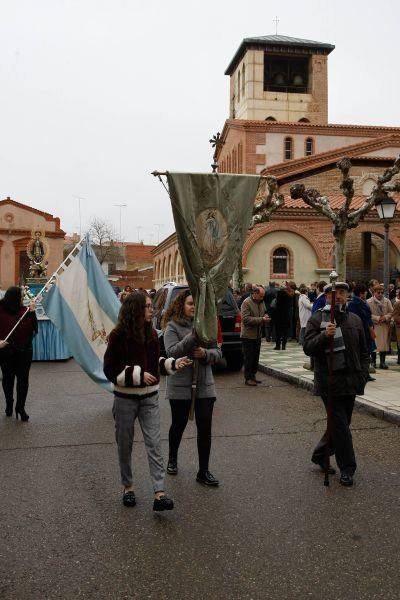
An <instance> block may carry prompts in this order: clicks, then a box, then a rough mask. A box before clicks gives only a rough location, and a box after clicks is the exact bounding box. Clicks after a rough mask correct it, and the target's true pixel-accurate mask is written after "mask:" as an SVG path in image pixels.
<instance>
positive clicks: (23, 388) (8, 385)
mask: <svg viewBox="0 0 400 600" xmlns="http://www.w3.org/2000/svg"><path fill="white" fill-rule="evenodd" d="M0 354H1V353H0ZM0 361H1V362H0V364H1V371H2V373H3V381H2V384H3V390H4V395H5V397H6V404H7V406H11V407H12V405H13V402H14V383H15V379H16V380H17V406H18V408H24V407H25V401H26V396H27V394H28V388H29V370H30V368H31V363H32V348H29V349H27V350H15V351H13V352H12V354H9V355H6V356H4V357H3V356H1V358H0Z"/></svg>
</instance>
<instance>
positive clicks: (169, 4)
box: [0, 0, 400, 243]
mask: <svg viewBox="0 0 400 600" xmlns="http://www.w3.org/2000/svg"><path fill="white" fill-rule="evenodd" d="M276 15H277V16H278V18H279V20H280V23H279V28H278V33H280V34H282V35H289V36H293V37H300V38H305V39H311V40H317V41H320V42H329V43H332V44H335V45H336V49H335V50H334V51H333V52H332V54H331V55H330V57H329V121H330V122H331V123H354V124H369V125H393V126H400V110H399V98H400V77H399V67H398V55H399V52H398V27H399V23H400V2H398V1H397V0H383V1H382V2H381V3H378V2H376V0H374V1H372V0H346V1H343V0H336V1H335V2H333V1H331V2H321V0H318V1H314V0H303V1H302V2H299V1H298V0H296V1H293V0H280V1H279V2H268V1H266V0H247V2H244V1H242V2H238V1H236V0H213V1H210V0H202V1H201V2H198V1H196V2H194V1H192V0H185V1H184V0H181V1H179V0H146V1H144V0H12V1H11V0H0V90H1V92H0V135H1V145H0V198H5V197H7V196H10V197H12V198H13V199H14V200H17V201H18V202H22V203H24V204H29V205H30V206H33V207H35V208H38V209H40V210H44V211H47V212H50V213H52V214H53V215H55V216H59V217H60V219H61V226H62V228H63V229H64V230H65V231H66V232H68V233H72V232H73V231H77V232H78V231H79V226H80V218H79V203H80V206H81V224H82V231H85V229H86V228H87V226H88V224H89V223H90V221H91V219H92V218H93V216H101V217H102V218H104V219H106V220H107V221H109V222H110V223H112V224H113V226H114V227H115V230H116V232H117V233H118V232H119V227H120V220H119V215H120V212H121V216H122V236H123V238H124V239H125V240H126V241H137V240H138V239H139V238H140V239H144V241H145V242H146V243H157V239H158V236H159V239H160V241H161V240H162V239H163V238H165V237H166V236H167V235H169V234H170V233H172V231H173V230H174V226H173V220H172V214H171V210H170V203H169V198H168V196H167V194H166V192H165V190H164V189H163V188H162V187H161V184H160V183H159V182H158V181H157V180H156V179H154V178H153V177H152V176H151V175H150V173H151V171H153V170H154V169H158V170H164V169H169V170H182V171H196V172H198V171H209V170H210V164H211V162H212V151H211V148H210V145H209V143H208V140H209V138H210V136H211V135H213V134H214V133H216V132H217V131H221V130H222V127H223V124H224V121H225V119H226V118H227V117H228V112H229V78H228V77H227V76H225V75H224V71H225V69H226V67H227V66H228V64H229V62H230V60H231V58H232V57H233V55H234V53H235V52H236V50H237V48H238V47H239V45H240V43H241V41H242V39H243V38H244V37H254V36H262V35H271V34H274V33H275V25H274V23H273V19H274V17H275V16H276ZM79 197H80V198H82V199H81V200H80V202H79V201H78V198H79ZM116 204H126V205H127V206H126V208H121V209H120V208H118V207H116V206H115V205H116ZM156 224H160V225H161V226H160V227H158V225H156ZM138 228H139V229H138Z"/></svg>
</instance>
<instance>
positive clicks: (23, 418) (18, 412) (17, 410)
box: [15, 406, 29, 421]
mask: <svg viewBox="0 0 400 600" xmlns="http://www.w3.org/2000/svg"><path fill="white" fill-rule="evenodd" d="M18 415H19V416H20V417H21V421H28V420H29V415H28V414H27V413H26V412H25V408H24V407H20V406H16V407H15V418H16V419H17V421H18Z"/></svg>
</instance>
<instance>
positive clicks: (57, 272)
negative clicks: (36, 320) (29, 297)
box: [33, 237, 86, 302]
mask: <svg viewBox="0 0 400 600" xmlns="http://www.w3.org/2000/svg"><path fill="white" fill-rule="evenodd" d="M85 241H86V237H83V238H81V239H80V240H79V242H78V243H77V244H76V245H75V246H74V247H73V249H72V250H71V252H70V253H69V254H68V256H67V257H66V258H64V260H63V261H62V263H61V264H60V266H59V267H58V268H57V269H56V270H55V271H54V273H53V275H52V276H51V277H50V278H49V279H48V280H47V281H46V283H45V284H44V286H43V287H42V289H41V290H39V292H38V293H37V294H36V296H35V297H34V298H33V301H34V302H36V300H37V299H38V298H40V297H41V296H43V294H44V293H45V292H47V290H48V289H49V288H50V287H51V286H52V285H53V282H54V279H55V278H56V277H57V275H60V274H61V273H62V272H63V271H64V270H65V268H66V267H68V266H69V264H70V262H71V260H72V258H73V257H74V256H76V255H77V253H78V252H79V250H80V249H81V246H83V244H84V242H85Z"/></svg>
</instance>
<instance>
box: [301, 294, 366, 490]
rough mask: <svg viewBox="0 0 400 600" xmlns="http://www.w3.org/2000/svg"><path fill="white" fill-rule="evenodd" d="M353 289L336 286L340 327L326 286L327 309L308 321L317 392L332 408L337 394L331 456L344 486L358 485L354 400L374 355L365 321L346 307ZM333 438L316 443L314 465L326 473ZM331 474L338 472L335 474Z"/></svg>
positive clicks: (307, 346) (325, 437)
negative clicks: (355, 479) (355, 482)
mask: <svg viewBox="0 0 400 600" xmlns="http://www.w3.org/2000/svg"><path fill="white" fill-rule="evenodd" d="M348 289H349V287H348V285H347V284H346V283H342V282H340V283H339V282H338V283H337V284H336V305H335V323H331V322H330V304H331V300H332V286H331V285H330V284H329V285H328V286H326V287H325V294H326V297H327V304H326V306H325V307H324V308H322V309H321V310H319V311H318V312H316V313H315V314H314V315H312V316H311V318H310V319H309V321H308V324H307V328H306V333H305V340H304V346H303V350H304V352H305V354H307V355H308V356H313V357H314V392H315V393H316V395H320V396H321V397H322V400H323V402H324V405H325V407H327V404H328V387H329V385H330V386H331V390H332V438H331V440H330V441H329V450H330V454H335V457H336V462H337V465H338V467H339V469H340V483H341V484H342V485H345V486H351V485H353V475H354V472H355V470H356V468H357V464H356V458H355V454H354V448H353V441H352V436H351V431H350V423H351V417H352V414H353V408H354V402H355V397H356V395H357V394H361V395H362V394H363V393H364V387H365V384H366V382H367V380H368V365H369V353H368V348H367V343H366V340H365V334H364V327H363V324H362V321H361V319H360V318H359V317H358V316H357V315H355V314H353V313H350V312H348V310H347V307H346V300H347V292H348ZM332 339H333V373H332V379H331V381H329V353H330V340H332ZM327 442H328V434H327V431H325V433H324V435H323V436H322V438H321V440H320V441H319V443H318V444H317V446H316V448H315V450H314V452H313V455H312V458H311V460H312V462H313V463H315V464H317V465H319V466H320V467H321V468H322V469H324V465H325V459H326V452H327ZM330 472H331V473H332V474H333V473H334V472H335V471H334V469H331V471H330Z"/></svg>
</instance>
